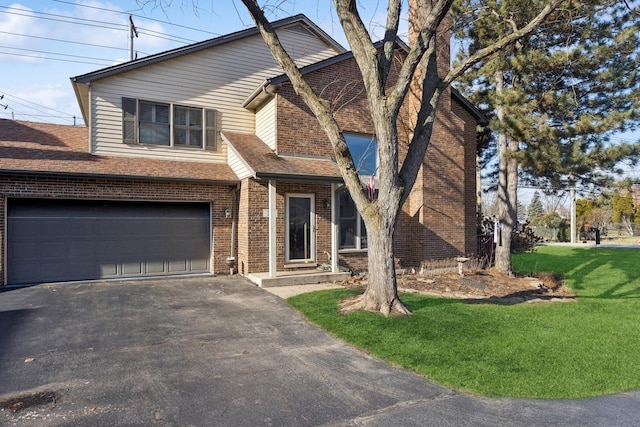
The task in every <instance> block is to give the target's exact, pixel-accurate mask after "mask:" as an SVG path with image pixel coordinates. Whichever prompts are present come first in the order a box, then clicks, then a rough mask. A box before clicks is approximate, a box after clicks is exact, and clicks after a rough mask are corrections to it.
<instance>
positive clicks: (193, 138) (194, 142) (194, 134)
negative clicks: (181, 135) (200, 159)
mask: <svg viewBox="0 0 640 427" xmlns="http://www.w3.org/2000/svg"><path fill="white" fill-rule="evenodd" d="M187 145H191V146H194V147H202V130H200V129H195V130H193V129H192V130H190V131H189V142H188V144H187Z"/></svg>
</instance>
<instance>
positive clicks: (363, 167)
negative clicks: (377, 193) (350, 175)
mask: <svg viewBox="0 0 640 427" xmlns="http://www.w3.org/2000/svg"><path fill="white" fill-rule="evenodd" d="M344 138H345V141H346V142H347V146H348V147H349V151H351V157H353V163H354V164H355V166H356V169H357V171H358V174H359V175H375V173H376V166H377V161H376V158H377V148H378V142H377V141H376V139H375V137H373V136H369V135H354V134H345V135H344Z"/></svg>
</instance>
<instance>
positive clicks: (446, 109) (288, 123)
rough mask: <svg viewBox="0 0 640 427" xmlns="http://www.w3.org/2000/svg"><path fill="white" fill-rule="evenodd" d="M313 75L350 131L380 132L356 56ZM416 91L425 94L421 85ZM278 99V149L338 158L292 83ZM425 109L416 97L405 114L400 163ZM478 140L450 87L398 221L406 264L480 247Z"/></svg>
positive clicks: (362, 258) (399, 248)
mask: <svg viewBox="0 0 640 427" xmlns="http://www.w3.org/2000/svg"><path fill="white" fill-rule="evenodd" d="M447 25H448V21H447V22H444V23H443V28H445V27H446V26H447ZM438 42H439V46H438V52H439V56H440V58H442V62H443V63H445V65H442V64H441V66H440V67H439V73H440V74H444V73H446V71H447V70H448V65H446V64H448V58H449V56H448V55H449V53H448V48H449V44H448V34H447V32H446V31H443V32H441V34H440V36H439V38H438ZM396 65H397V63H396ZM306 77H307V80H308V81H309V82H310V84H311V85H312V86H313V87H314V88H315V89H316V91H317V92H319V93H321V94H322V96H323V97H325V98H326V99H328V100H330V101H332V103H333V106H334V107H333V108H334V117H336V120H337V121H338V124H339V125H340V127H341V128H342V129H343V131H345V132H355V133H365V134H373V133H374V127H373V123H372V121H371V117H370V115H369V114H368V106H367V102H366V96H365V93H364V90H363V87H362V84H361V83H359V82H360V81H361V76H360V73H359V70H358V68H357V65H356V64H355V61H354V60H345V61H342V62H340V63H338V64H334V65H331V66H329V67H326V68H324V69H322V70H320V71H316V72H313V73H310V74H308V75H307V76H306ZM393 77H394V76H393V75H392V76H391V78H390V81H393ZM412 91H414V93H421V91H420V90H419V89H416V88H415V87H413V88H412ZM277 97H278V99H277V108H278V110H277V120H278V124H277V144H278V152H279V153H287V154H303V155H316V156H332V149H331V145H330V143H329V141H328V140H327V138H326V136H325V134H324V132H323V131H322V129H321V128H320V125H319V124H318V121H317V120H316V118H315V117H314V116H313V114H312V113H311V112H310V111H309V109H308V108H307V107H306V106H305V105H304V103H303V102H302V100H301V99H300V98H299V97H298V96H297V95H296V94H295V93H294V91H293V89H292V87H291V86H290V85H289V84H284V85H283V86H282V87H281V88H280V90H279V91H278V95H277ZM418 107H419V105H415V103H414V104H412V101H411V99H410V97H409V98H408V100H407V102H406V103H405V105H404V106H403V108H402V111H401V116H400V117H399V121H398V131H399V137H400V147H399V148H400V151H399V157H400V159H399V160H400V162H402V159H403V158H404V156H405V155H406V148H407V143H408V141H409V138H410V137H411V135H412V129H413V123H415V114H416V111H417V108H418ZM452 111H453V112H452ZM454 113H455V114H454ZM475 142H476V135H475V119H474V118H473V117H472V116H471V115H470V114H469V113H468V112H467V111H466V110H464V109H463V108H462V107H461V106H459V105H458V104H457V103H456V102H455V101H452V99H451V92H450V91H449V90H448V89H447V90H445V91H444V93H443V95H442V97H441V99H440V102H439V104H438V113H437V115H436V122H435V124H434V128H433V134H432V138H431V142H430V145H429V148H428V149H427V155H426V156H425V159H424V162H423V166H422V168H421V170H420V171H419V173H418V177H417V180H416V185H415V186H414V188H413V190H412V192H411V194H410V196H409V198H408V200H407V202H406V203H405V205H404V206H403V209H402V213H401V215H400V217H399V220H398V225H397V229H396V234H395V251H396V256H397V257H398V258H399V261H400V264H401V265H402V266H404V267H411V266H415V267H417V266H419V265H420V262H422V261H424V260H428V259H444V258H451V257H455V256H459V255H470V254H473V253H474V252H475V245H476V237H475V227H476V226H475V223H476V219H475V203H476V198H475ZM279 209H280V208H279ZM318 246H320V245H318ZM340 262H341V264H342V265H345V266H348V267H349V268H352V269H354V270H361V269H362V268H363V266H366V262H367V256H366V253H348V254H347V253H343V254H341V257H340Z"/></svg>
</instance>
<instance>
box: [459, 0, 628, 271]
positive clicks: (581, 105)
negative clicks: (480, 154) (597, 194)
mask: <svg viewBox="0 0 640 427" xmlns="http://www.w3.org/2000/svg"><path fill="white" fill-rule="evenodd" d="M540 3H541V2H540V0H531V1H528V2H521V1H518V0H488V1H485V0H482V1H480V0H458V1H457V3H456V7H455V28H456V35H457V37H458V38H459V39H461V40H462V41H463V42H464V43H465V44H466V46H465V47H464V48H463V49H461V53H460V55H461V57H464V56H466V55H468V54H473V53H474V52H477V51H479V50H481V49H482V48H483V47H484V46H486V45H487V44H490V43H492V41H493V40H496V39H498V38H500V37H502V36H504V35H505V34H509V33H511V32H513V31H517V29H519V28H520V27H521V26H522V25H523V23H524V22H527V20H528V19H529V17H530V15H531V13H532V11H533V10H535V9H536V6H537V5H539V4H540ZM639 4H640V2H638V1H633V2H632V1H627V2H620V1H616V0H586V1H582V2H566V3H564V4H563V7H561V8H558V9H557V10H556V11H555V12H554V14H553V16H552V17H551V18H550V19H549V20H548V21H547V23H546V24H545V25H544V28H542V27H541V28H540V29H539V31H536V32H534V33H532V34H531V35H530V36H529V37H527V38H525V39H522V40H521V41H520V42H519V43H516V44H515V45H513V46H512V47H511V48H510V49H508V50H505V51H504V52H502V53H501V54H500V55H495V56H493V57H491V58H489V59H488V60H486V61H483V62H482V63H479V64H477V65H476V66H475V67H474V68H473V69H472V70H471V72H470V73H467V74H466V75H465V76H463V78H462V79H461V80H460V83H461V85H460V86H459V89H461V90H462V91H463V92H464V93H466V94H467V95H468V96H470V98H471V99H472V101H473V102H474V103H475V104H477V105H480V106H483V107H484V108H485V109H486V111H487V114H489V115H490V116H491V117H492V118H493V119H492V121H491V123H490V127H491V129H492V130H493V131H494V132H495V133H496V134H497V147H496V151H497V156H498V163H497V173H496V175H497V184H496V185H497V191H498V201H499V203H501V204H502V208H501V209H500V212H501V213H500V220H501V221H502V222H503V224H505V225H506V227H503V236H502V237H503V247H498V248H497V249H496V267H497V268H498V269H499V270H500V271H503V272H506V273H510V272H511V265H510V247H509V243H510V238H509V236H505V234H508V233H509V232H510V231H511V230H512V228H511V224H513V223H514V222H515V212H514V211H515V209H514V207H515V206H517V185H518V178H519V175H520V179H526V180H529V181H532V182H535V183H536V184H537V185H543V186H546V188H547V189H558V188H566V187H567V186H570V185H576V184H590V185H592V184H597V185H601V184H602V183H603V182H605V181H606V180H607V179H608V177H609V174H608V172H609V171H611V170H615V169H616V165H617V164H618V163H619V162H620V160H622V159H624V158H629V157H632V158H633V157H634V156H635V157H637V156H638V154H640V144H638V143H635V144H617V145H612V144H609V143H608V138H609V137H610V136H611V135H612V134H613V133H615V132H618V131H621V130H626V129H629V128H633V126H636V125H637V123H638V122H637V118H638V117H639V116H640V75H639V74H638V65H637V64H638V60H639V52H638V51H639V49H638V46H639V34H640V32H639V29H640V15H638V14H637V11H638V9H639ZM519 170H520V171H521V173H519Z"/></svg>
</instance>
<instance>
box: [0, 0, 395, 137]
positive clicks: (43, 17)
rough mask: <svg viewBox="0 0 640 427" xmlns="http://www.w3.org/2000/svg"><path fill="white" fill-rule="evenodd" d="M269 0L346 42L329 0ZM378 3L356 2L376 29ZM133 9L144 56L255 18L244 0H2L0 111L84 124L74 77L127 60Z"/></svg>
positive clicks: (273, 12) (279, 14)
mask: <svg viewBox="0 0 640 427" xmlns="http://www.w3.org/2000/svg"><path fill="white" fill-rule="evenodd" d="M270 3H272V4H279V5H280V6H279V7H278V8H275V7H274V8H271V9H269V10H268V17H269V18H270V19H280V18H285V17H287V16H291V15H294V14H298V13H304V14H305V15H307V17H308V18H309V19H311V20H312V21H314V22H315V23H316V24H318V25H319V26H320V27H321V28H322V29H323V30H325V31H326V32H327V33H328V34H329V35H330V36H332V37H333V38H335V39H336V40H337V41H338V42H339V43H340V44H342V45H343V46H347V43H346V41H345V39H344V36H343V35H342V32H341V30H340V25H339V24H338V22H337V20H336V18H335V15H334V13H333V11H332V9H331V6H330V5H331V2H314V1H307V0H304V1H296V0H293V1H286V2H282V1H279V0H273V1H271V2H270ZM381 3H384V2H379V1H376V0H361V1H360V2H359V4H361V6H362V9H361V10H362V11H363V16H364V20H365V22H369V23H370V29H371V30H372V31H375V29H376V28H377V26H376V24H375V22H384V16H385V12H386V10H385V9H384V7H383V6H384V5H383V6H381ZM162 4H165V5H167V4H169V5H168V6H166V7H159V5H162ZM194 5H195V6H194ZM130 16H131V19H132V20H133V23H134V25H135V27H136V29H137V32H138V37H137V38H135V37H134V41H133V50H134V52H136V54H137V56H138V57H139V58H141V57H144V56H147V55H151V54H155V53H159V52H163V51H166V50H169V49H174V48H178V47H181V46H185V45H188V44H191V43H195V42H200V41H203V40H207V39H211V38H215V37H218V36H220V35H224V34H228V33H231V32H235V31H240V30H243V29H246V28H248V27H251V26H252V21H251V19H250V17H249V15H248V13H247V12H246V11H245V9H244V6H243V5H242V3H241V2H240V1H239V0H155V1H154V0H112V1H95V0H22V1H19V2H10V1H9V2H7V1H1V0H0V64H1V65H0V96H2V99H0V118H4V119H11V118H14V119H16V120H29V121H37V122H49V123H60V124H74V123H75V124H78V125H82V124H84V123H83V122H82V115H81V114H80V109H79V107H78V104H77V101H76V98H75V95H74V93H73V89H72V87H71V83H70V80H69V79H70V78H71V77H74V76H78V75H81V74H84V73H88V72H92V71H96V70H99V69H102V68H105V67H108V66H110V65H114V64H117V63H120V62H123V61H126V60H128V58H129V49H128V47H129V32H128V28H129V17H130ZM404 26H405V28H406V25H404Z"/></svg>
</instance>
